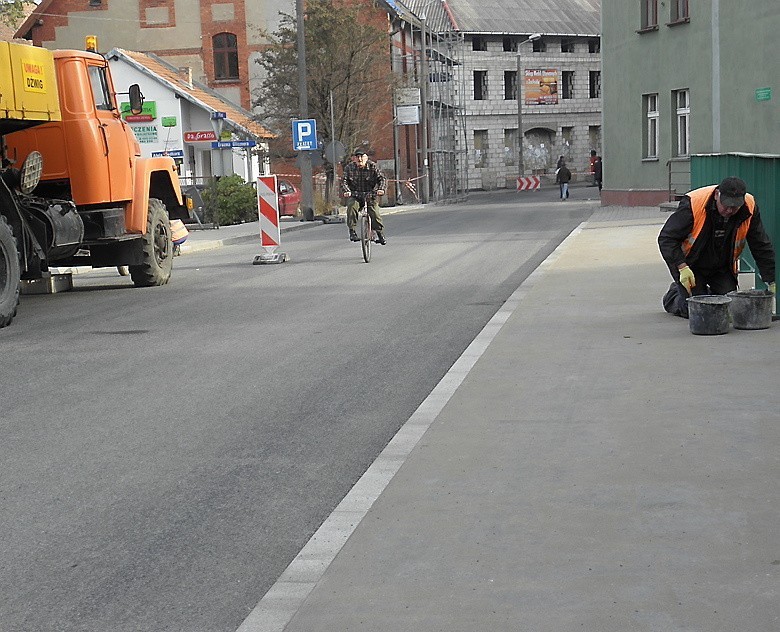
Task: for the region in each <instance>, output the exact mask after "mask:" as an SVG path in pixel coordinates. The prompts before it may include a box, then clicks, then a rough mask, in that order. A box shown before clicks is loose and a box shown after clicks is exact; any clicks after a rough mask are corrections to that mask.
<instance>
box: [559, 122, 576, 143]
mask: <svg viewBox="0 0 780 632" xmlns="http://www.w3.org/2000/svg"><path fill="white" fill-rule="evenodd" d="M561 140H562V141H563V143H562V144H563V146H564V147H571V145H572V143H573V142H574V128H573V127H562V128H561Z"/></svg>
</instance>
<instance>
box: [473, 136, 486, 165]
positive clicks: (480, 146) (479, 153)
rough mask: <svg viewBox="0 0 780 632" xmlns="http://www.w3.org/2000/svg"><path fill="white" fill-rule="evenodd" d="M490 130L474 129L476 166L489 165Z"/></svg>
mask: <svg viewBox="0 0 780 632" xmlns="http://www.w3.org/2000/svg"><path fill="white" fill-rule="evenodd" d="M487 150H488V131H487V130H486V129H475V130H474V166H475V167H487V163H488V162H487Z"/></svg>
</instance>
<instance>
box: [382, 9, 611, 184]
mask: <svg viewBox="0 0 780 632" xmlns="http://www.w3.org/2000/svg"><path fill="white" fill-rule="evenodd" d="M385 4H386V5H387V6H388V8H389V10H390V11H391V12H392V14H393V15H394V16H395V21H394V28H393V33H394V39H393V55H394V59H395V60H396V61H395V62H394V66H393V69H394V71H395V72H396V74H399V75H400V77H401V78H400V81H399V84H400V85H402V86H404V87H405V88H408V87H416V88H417V89H419V91H420V93H421V95H422V102H421V105H420V109H421V111H422V115H421V116H422V120H421V121H420V123H419V124H417V126H416V127H412V126H409V125H408V124H406V125H403V126H400V125H399V127H400V129H401V130H402V131H400V132H399V133H398V137H399V143H398V158H397V162H398V163H399V164H400V165H401V171H402V173H403V174H404V176H405V177H407V178H414V177H416V178H418V179H419V180H420V181H421V182H428V183H429V187H430V188H429V191H428V193H429V194H430V196H431V198H432V199H440V196H444V197H445V198H447V197H451V195H449V194H450V193H451V192H455V193H457V192H459V191H464V190H476V189H488V190H490V189H496V188H506V187H510V188H515V186H516V182H517V178H518V176H519V175H521V174H522V175H549V176H550V177H552V176H553V174H554V171H555V168H556V163H557V161H558V158H559V156H561V155H563V156H564V157H565V159H566V161H567V163H568V164H569V167H570V169H571V170H572V171H573V172H574V173H575V174H576V176H575V177H577V176H581V177H589V173H590V165H591V162H590V156H591V152H592V151H593V152H596V153H597V154H601V106H602V101H601V67H600V58H601V56H600V31H601V23H600V15H599V11H600V2H599V0H535V1H534V2H530V3H529V2H522V1H520V0H506V1H505V2H502V3H500V5H491V7H490V10H489V11H488V10H486V8H485V7H484V6H483V4H482V3H480V2H478V1H477V0H440V1H439V0H385ZM532 36H533V40H534V41H529V40H530V39H531V38H532ZM397 105H398V104H397ZM403 107H404V108H406V107H407V106H406V105H404V106H403ZM401 119H402V117H401V116H400V115H397V116H396V120H397V121H401ZM520 128H522V135H521V134H520V133H518V129H520ZM521 146H522V158H523V160H522V163H523V164H522V166H521V164H520V151H521ZM410 148H411V149H413V150H415V151H410ZM451 176H454V177H456V178H458V181H457V182H455V183H454V184H453V183H452V182H450V180H449V179H448V178H450V177H451ZM421 186H424V185H422V184H421Z"/></svg>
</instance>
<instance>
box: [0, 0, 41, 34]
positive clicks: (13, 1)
mask: <svg viewBox="0 0 780 632" xmlns="http://www.w3.org/2000/svg"><path fill="white" fill-rule="evenodd" d="M34 4H38V3H37V2H35V1H34V0H0V22H2V23H3V24H5V25H6V26H10V27H13V28H15V27H17V26H18V25H19V22H21V20H22V18H23V17H24V16H25V11H26V9H27V7H28V6H30V5H34Z"/></svg>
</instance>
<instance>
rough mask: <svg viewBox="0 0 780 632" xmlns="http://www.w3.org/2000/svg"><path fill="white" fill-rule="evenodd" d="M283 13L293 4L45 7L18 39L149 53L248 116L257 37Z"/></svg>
mask: <svg viewBox="0 0 780 632" xmlns="http://www.w3.org/2000/svg"><path fill="white" fill-rule="evenodd" d="M280 11H282V12H285V13H294V11H295V3H294V0H265V1H253V2H249V1H247V0H229V1H227V2H226V1H225V0H42V1H41V3H40V4H39V5H38V7H37V8H36V9H35V10H34V11H33V12H32V14H31V15H30V16H29V17H28V18H27V20H25V22H24V23H23V24H22V25H21V26H20V27H19V28H18V30H17V36H18V37H24V38H26V39H28V40H31V41H32V42H33V44H35V45H36V46H43V47H45V48H51V49H54V48H76V49H81V48H83V47H84V36H85V35H87V34H92V35H97V36H98V39H99V42H100V46H101V49H102V50H104V51H107V50H109V49H111V48H123V49H126V50H135V51H141V52H146V53H154V54H155V55H157V56H158V57H160V58H162V59H164V60H165V61H166V62H168V63H169V64H171V65H173V66H176V67H177V68H188V69H190V71H191V72H192V77H193V79H194V80H195V81H198V82H200V83H203V84H205V85H207V86H208V87H209V88H211V89H212V90H215V91H217V92H219V93H220V94H222V95H224V96H225V97H226V98H228V99H229V100H230V101H232V102H233V103H236V104H237V105H240V106H241V107H243V108H244V109H247V110H248V109H250V108H251V91H252V84H253V83H254V81H256V79H257V75H258V66H257V64H256V63H254V59H255V57H256V56H257V54H258V53H259V51H260V50H262V48H263V46H264V45H265V44H266V43H267V41H266V40H265V38H264V37H263V35H262V31H263V30H265V31H268V32H273V31H274V30H276V29H277V27H278V24H279V12H280Z"/></svg>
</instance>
